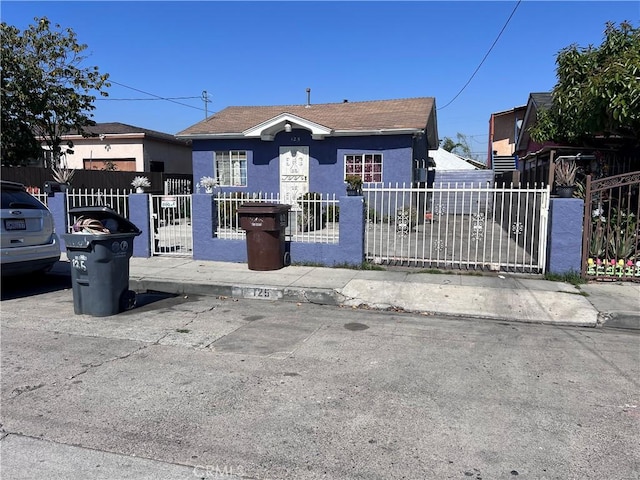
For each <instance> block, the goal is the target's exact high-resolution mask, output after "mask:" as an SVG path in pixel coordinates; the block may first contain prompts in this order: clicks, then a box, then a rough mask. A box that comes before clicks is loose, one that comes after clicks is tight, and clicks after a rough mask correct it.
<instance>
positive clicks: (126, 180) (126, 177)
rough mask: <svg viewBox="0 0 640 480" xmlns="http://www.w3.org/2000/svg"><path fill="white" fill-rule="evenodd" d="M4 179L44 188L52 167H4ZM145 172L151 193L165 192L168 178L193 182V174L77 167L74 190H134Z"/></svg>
mask: <svg viewBox="0 0 640 480" xmlns="http://www.w3.org/2000/svg"><path fill="white" fill-rule="evenodd" d="M0 174H1V176H2V179H3V180H9V181H12V182H19V183H22V184H24V185H26V186H27V187H34V188H33V190H34V191H37V190H36V189H40V190H41V191H42V190H44V184H45V182H51V181H53V176H52V173H51V170H50V169H47V168H40V167H2V170H1V171H0ZM139 175H144V176H145V177H147V178H148V179H149V181H150V182H151V188H148V189H146V190H147V192H149V193H164V182H165V180H168V179H185V180H189V181H190V182H191V184H193V175H190V174H181V173H171V174H169V173H162V172H117V171H116V172H109V171H104V170H76V171H75V174H74V175H73V178H72V180H71V188H74V189H80V188H82V189H101V190H105V189H107V190H108V189H114V190H117V189H130V188H132V187H131V180H133V178H134V177H136V176H139ZM181 193H191V192H181Z"/></svg>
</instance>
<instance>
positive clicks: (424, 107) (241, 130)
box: [176, 97, 438, 146]
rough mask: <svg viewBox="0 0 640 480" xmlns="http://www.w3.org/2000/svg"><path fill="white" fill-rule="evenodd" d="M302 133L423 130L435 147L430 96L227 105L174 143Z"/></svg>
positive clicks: (433, 105)
mask: <svg viewBox="0 0 640 480" xmlns="http://www.w3.org/2000/svg"><path fill="white" fill-rule="evenodd" d="M287 122H288V123H290V124H291V125H292V128H306V129H308V130H311V131H312V134H313V135H314V136H315V138H322V137H324V136H341V135H342V136H344V135H389V134H401V133H408V134H413V133H418V132H421V131H424V132H425V133H426V135H427V138H428V142H429V145H430V146H435V145H437V144H438V134H437V133H438V132H437V124H436V113H435V99H434V98H432V97H419V98H407V99H399V100H375V101H368V102H341V103H324V104H308V105H277V106H244V107H243V106H232V107H227V108H225V109H224V110H221V111H220V112H218V113H215V114H213V115H211V116H210V117H208V118H207V119H205V120H203V121H201V122H198V123H196V124H195V125H192V126H191V127H189V128H187V129H185V130H183V131H181V132H179V133H178V134H177V135H176V136H177V137H179V138H192V139H205V138H247V137H249V136H258V135H259V136H260V137H261V138H263V139H265V140H270V139H272V138H273V135H274V134H275V133H277V132H278V131H282V130H283V129H284V126H285V124H286V123H287Z"/></svg>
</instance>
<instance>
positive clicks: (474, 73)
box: [436, 0, 522, 110]
mask: <svg viewBox="0 0 640 480" xmlns="http://www.w3.org/2000/svg"><path fill="white" fill-rule="evenodd" d="M521 1H522V0H518V2H517V3H516V6H515V7H513V11H512V12H511V15H509V18H507V21H506V22H505V24H504V26H503V27H502V30H500V33H499V34H498V36H497V37H496V39H495V40H494V41H493V44H492V45H491V48H489V51H488V52H487V53H486V54H485V56H484V58H483V59H482V61H481V62H480V65H478V68H476V70H475V71H474V72H473V74H472V75H471V77H469V80H467V83H465V84H464V86H463V87H462V88H461V89H460V91H459V92H458V93H457V94H456V96H455V97H453V99H451V101H450V102H449V103H447V104H446V105H445V106H444V107H440V108H437V109H436V110H442V109H443V108H446V107H448V106H449V105H451V104H452V103H453V102H454V101H455V99H456V98H458V97H459V96H460V94H461V93H462V92H463V91H464V89H465V88H467V86H468V85H469V84H470V83H471V80H473V77H475V76H476V73H478V70H480V67H482V64H483V63H484V61H485V60H486V59H487V57H488V56H489V54H490V53H491V50H493V47H495V46H496V43H498V40H500V37H501V36H502V33H503V32H504V31H505V29H506V28H507V25H509V22H510V21H511V17H513V15H514V14H515V13H516V10H517V9H518V6H519V5H520V2H521Z"/></svg>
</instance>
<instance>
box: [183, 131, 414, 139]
mask: <svg viewBox="0 0 640 480" xmlns="http://www.w3.org/2000/svg"><path fill="white" fill-rule="evenodd" d="M422 132H424V130H422V129H420V128H394V129H371V130H334V131H333V132H331V133H330V134H312V138H313V139H314V140H321V139H322V138H325V137H357V136H372V135H413V134H416V133H422ZM268 137H269V138H266V137H265V135H261V136H260V137H257V136H247V135H244V134H243V133H242V132H237V133H191V134H184V135H180V134H178V135H176V138H181V139H185V140H243V139H248V138H260V139H262V140H273V138H272V136H271V135H269V136H268Z"/></svg>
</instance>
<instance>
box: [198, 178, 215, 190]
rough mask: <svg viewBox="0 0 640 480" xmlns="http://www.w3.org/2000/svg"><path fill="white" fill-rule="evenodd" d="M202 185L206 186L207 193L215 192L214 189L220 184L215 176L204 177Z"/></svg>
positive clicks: (201, 181)
mask: <svg viewBox="0 0 640 480" xmlns="http://www.w3.org/2000/svg"><path fill="white" fill-rule="evenodd" d="M200 186H201V187H202V188H204V191H205V192H206V193H213V189H214V188H215V187H217V186H218V181H217V180H216V179H215V178H213V177H202V178H201V179H200Z"/></svg>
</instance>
